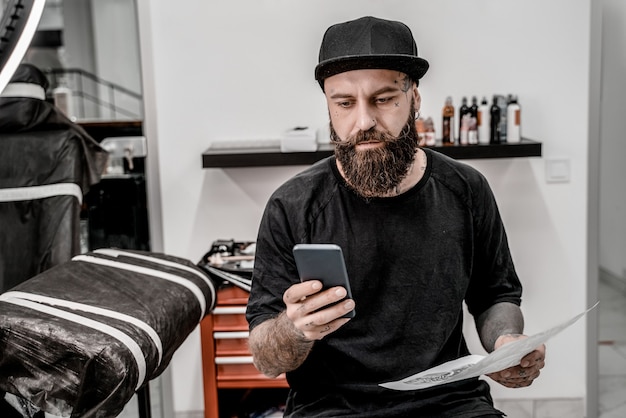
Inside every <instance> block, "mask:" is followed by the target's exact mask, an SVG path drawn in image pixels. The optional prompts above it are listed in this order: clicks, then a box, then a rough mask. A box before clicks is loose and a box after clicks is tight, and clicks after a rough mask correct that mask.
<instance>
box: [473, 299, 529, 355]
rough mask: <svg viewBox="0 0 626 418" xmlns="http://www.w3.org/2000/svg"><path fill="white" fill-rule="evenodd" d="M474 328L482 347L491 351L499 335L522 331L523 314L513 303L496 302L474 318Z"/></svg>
mask: <svg viewBox="0 0 626 418" xmlns="http://www.w3.org/2000/svg"><path fill="white" fill-rule="evenodd" d="M476 329H477V330H478V336H479V337H480V341H481V343H482V345H483V347H484V348H485V350H487V351H488V352H491V351H493V350H494V346H495V343H496V340H497V339H498V337H499V336H501V335H505V334H522V333H523V332H524V316H523V315H522V311H521V310H520V308H519V306H517V305H515V304H514V303H508V302H503V303H497V304H495V305H493V306H492V307H491V308H489V309H487V310H486V311H485V312H483V313H482V314H481V315H480V316H479V317H478V318H477V319H476Z"/></svg>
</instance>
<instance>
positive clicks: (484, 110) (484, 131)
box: [477, 97, 491, 144]
mask: <svg viewBox="0 0 626 418" xmlns="http://www.w3.org/2000/svg"><path fill="white" fill-rule="evenodd" d="M489 120H490V118H489V103H488V102H487V98H486V97H483V100H482V101H481V102H480V106H478V117H477V123H478V143H479V144H488V143H489V142H490V140H491V139H490V137H489V131H490V129H489V123H490V122H489Z"/></svg>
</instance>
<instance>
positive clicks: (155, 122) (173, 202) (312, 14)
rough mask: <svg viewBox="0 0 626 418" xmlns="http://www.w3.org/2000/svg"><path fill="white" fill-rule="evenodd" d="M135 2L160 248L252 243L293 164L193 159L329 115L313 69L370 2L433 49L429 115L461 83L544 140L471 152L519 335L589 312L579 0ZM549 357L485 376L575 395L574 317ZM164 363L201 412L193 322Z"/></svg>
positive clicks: (578, 340) (585, 33) (585, 16)
mask: <svg viewBox="0 0 626 418" xmlns="http://www.w3.org/2000/svg"><path fill="white" fill-rule="evenodd" d="M139 1H140V2H143V7H142V8H140V10H146V11H147V12H148V13H149V17H148V18H146V17H145V16H141V17H140V21H147V22H149V25H148V24H146V25H144V26H143V28H142V29H141V31H140V34H141V36H142V37H143V38H144V41H143V42H142V45H146V47H148V48H150V49H151V50H150V52H149V54H147V56H148V57H149V61H148V62H146V61H144V62H143V63H142V65H143V67H144V71H146V66H149V67H150V68H149V71H150V83H151V85H152V87H153V88H154V91H151V92H146V94H147V95H149V96H150V97H151V99H152V100H151V102H150V103H149V106H150V108H151V111H150V112H149V113H148V114H147V115H146V124H147V126H148V127H149V128H148V129H151V130H153V132H154V133H155V136H154V138H153V139H156V140H158V144H153V145H152V146H153V147H155V148H156V147H158V167H159V175H160V182H159V185H158V186H159V191H160V194H161V210H162V219H163V250H164V251H165V252H167V253H170V254H172V255H178V256H182V257H186V258H188V259H190V260H193V261H197V260H199V258H200V257H201V255H202V254H203V253H204V252H205V251H206V250H207V249H208V247H209V245H210V243H211V242H212V241H213V240H215V239H218V238H235V239H240V240H247V239H255V237H256V227H257V224H258V221H259V219H260V216H261V213H262V210H263V206H264V204H265V201H266V199H267V198H268V196H269V194H270V193H271V191H273V190H274V188H275V187H277V186H278V185H279V184H280V183H282V182H283V181H284V180H286V179H287V178H288V177H289V176H291V175H292V174H294V173H296V172H297V171H299V170H301V169H302V167H282V168H249V169H226V170H222V169H202V168H201V154H202V152H203V151H204V149H205V148H206V147H207V144H208V142H209V141H210V140H211V139H214V138H216V139H222V138H257V137H258V138H263V137H276V136H277V135H279V134H280V133H281V132H282V131H283V130H284V129H287V128H289V127H292V126H295V125H308V126H312V127H316V128H317V127H321V126H322V125H324V124H325V123H326V120H327V114H326V109H325V107H324V100H323V96H322V94H321V92H320V89H319V87H318V85H317V83H316V82H315V80H314V79H313V68H314V66H315V64H316V62H317V53H318V48H319V42H320V40H321V37H322V34H323V32H324V30H325V29H326V27H327V26H328V25H330V24H332V23H335V22H338V21H342V20H348V19H352V18H355V17H359V16H362V15H367V14H372V15H377V16H380V17H385V18H391V19H398V20H403V21H404V22H406V23H407V24H408V25H409V26H410V27H411V28H412V29H413V32H414V35H415V37H416V39H417V41H418V46H419V49H420V53H421V54H422V55H423V56H424V57H425V58H426V59H428V60H429V61H430V63H431V70H430V71H429V73H428V74H427V75H426V77H425V78H424V79H423V81H422V83H421V93H422V114H424V115H432V116H434V117H436V118H437V119H438V118H439V114H440V110H441V107H442V105H443V101H444V99H445V96H447V95H452V96H453V97H454V99H455V103H457V104H458V103H459V102H460V98H461V96H463V95H474V94H475V95H477V96H479V97H482V96H483V95H486V96H488V97H489V96H491V95H492V94H494V93H503V94H508V93H515V94H518V96H519V99H520V102H521V105H522V112H523V113H522V124H523V135H524V136H526V137H529V138H532V139H536V140H539V141H542V142H543V155H544V156H543V158H531V159H505V160H481V161H471V162H470V163H471V164H472V165H474V166H475V167H477V168H478V169H480V170H481V171H482V172H483V173H485V174H486V176H487V178H488V179H489V181H490V182H491V185H492V187H493V189H494V191H495V194H496V197H497V199H498V201H499V204H500V208H501V211H502V216H503V218H504V220H505V222H506V225H507V228H508V234H509V241H510V245H511V248H512V252H513V256H514V259H515V261H516V264H517V266H518V270H519V274H520V277H521V279H522V281H523V283H524V285H525V296H524V301H523V310H524V312H525V314H526V320H527V321H526V322H527V332H529V333H533V332H537V331H539V330H541V329H543V328H545V327H547V326H550V325H553V324H556V323H557V322H560V321H561V320H563V319H565V318H568V317H570V316H573V315H574V314H576V313H578V312H580V311H582V310H584V308H585V305H586V276H585V272H586V270H587V264H586V254H587V253H586V251H587V241H586V238H587V237H586V233H587V232H586V229H585V228H586V224H587V212H586V211H587V209H586V208H587V205H586V197H587V169H588V167H587V134H586V133H587V132H588V122H589V118H588V113H587V112H588V109H587V106H586V103H587V101H588V94H589V93H588V92H589V89H588V86H589V38H590V35H589V34H590V28H589V24H590V23H589V22H590V0H553V1H550V2H545V1H542V0H527V1H523V2H522V1H518V0H516V1H513V0H476V1H473V2H466V1H461V0H440V1H437V2H433V1H427V0H411V1H409V0H387V1H385V2H380V1H375V0H343V1H337V0H317V1H312V0H307V1H298V2H293V1H288V0H263V1H254V0H229V1H212V2H207V1H202V0H196V1H192V0H182V1H179V2H176V6H175V7H173V6H172V3H171V2H150V4H149V6H148V5H147V0H139ZM146 39H147V40H148V41H146ZM557 157H558V158H561V157H564V158H567V159H569V161H570V164H571V180H570V181H569V182H567V183H550V184H548V183H547V182H546V181H545V175H544V163H545V160H546V159H548V158H557ZM474 343H475V341H474ZM473 345H474V344H473ZM547 361H548V363H547V366H546V368H545V369H544V372H543V373H542V376H541V379H540V380H539V381H537V382H536V383H535V384H534V385H533V386H532V387H530V388H528V389H518V390H509V389H503V388H500V387H495V386H494V391H495V392H494V395H495V396H496V397H498V398H554V397H562V398H570V397H584V396H585V394H586V393H585V392H586V387H585V385H586V382H585V380H586V376H585V367H583V365H584V364H585V362H586V353H585V328H584V324H583V323H579V324H577V325H575V326H574V327H573V328H571V329H568V330H567V331H566V332H565V333H564V334H562V335H560V336H558V337H557V338H556V339H554V340H553V341H551V342H550V344H549V346H548V359H547ZM399 373H401V372H400V371H399ZM172 375H173V379H174V381H175V382H176V383H175V384H174V408H175V410H176V411H190V410H201V409H202V408H203V400H202V379H201V362H200V345H199V336H198V333H197V332H196V333H195V334H193V335H192V336H191V337H190V338H189V339H188V340H187V341H186V342H185V344H184V345H183V347H181V349H180V350H179V351H178V352H177V353H176V355H175V358H174V361H173V363H172Z"/></svg>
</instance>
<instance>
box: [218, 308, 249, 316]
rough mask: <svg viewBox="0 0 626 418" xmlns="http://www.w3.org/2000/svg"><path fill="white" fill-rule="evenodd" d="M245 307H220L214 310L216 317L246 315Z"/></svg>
mask: <svg viewBox="0 0 626 418" xmlns="http://www.w3.org/2000/svg"><path fill="white" fill-rule="evenodd" d="M245 313H246V307H245V306H218V307H217V308H215V309H213V314H214V315H232V314H245Z"/></svg>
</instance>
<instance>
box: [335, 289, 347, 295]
mask: <svg viewBox="0 0 626 418" xmlns="http://www.w3.org/2000/svg"><path fill="white" fill-rule="evenodd" d="M335 294H336V295H337V296H345V295H346V289H344V288H343V287H340V288H338V289H337V290H335Z"/></svg>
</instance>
